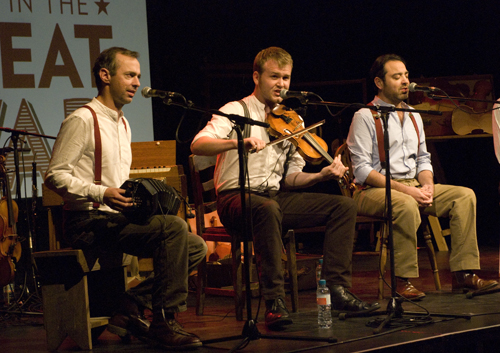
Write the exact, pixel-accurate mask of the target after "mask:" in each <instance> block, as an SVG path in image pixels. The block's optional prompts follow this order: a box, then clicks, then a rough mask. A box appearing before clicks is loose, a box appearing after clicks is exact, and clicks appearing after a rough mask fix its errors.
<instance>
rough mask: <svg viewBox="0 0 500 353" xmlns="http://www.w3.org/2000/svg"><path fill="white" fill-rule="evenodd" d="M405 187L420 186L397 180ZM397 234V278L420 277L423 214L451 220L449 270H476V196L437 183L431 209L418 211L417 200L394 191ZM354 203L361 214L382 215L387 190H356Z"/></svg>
mask: <svg viewBox="0 0 500 353" xmlns="http://www.w3.org/2000/svg"><path fill="white" fill-rule="evenodd" d="M397 181H398V182H401V183H403V184H405V185H409V186H415V187H420V184H419V182H418V181H417V180H416V179H405V180H397ZM391 198H392V220H393V235H394V263H395V266H396V268H395V274H396V276H398V277H405V278H416V277H418V259H417V229H418V227H419V225H420V222H421V220H420V211H422V212H423V213H425V214H429V215H433V216H437V217H447V218H449V219H450V231H451V239H450V240H451V252H450V259H449V261H450V270H451V271H452V272H454V271H461V270H477V269H479V268H480V265H479V249H478V246H477V237H476V195H475V194H474V191H472V190H471V189H469V188H466V187H461V186H452V185H443V184H436V185H435V186H434V202H433V204H432V206H431V207H426V208H425V209H419V207H418V204H417V202H416V201H415V199H414V198H413V197H411V196H409V195H407V194H404V193H402V192H398V191H396V190H394V189H391ZM354 200H355V201H356V203H357V205H358V214H360V215H374V216H383V215H384V211H385V188H372V187H367V188H365V189H360V190H357V191H356V192H355V193H354Z"/></svg>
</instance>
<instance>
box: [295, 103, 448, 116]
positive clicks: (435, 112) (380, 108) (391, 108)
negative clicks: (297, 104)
mask: <svg viewBox="0 0 500 353" xmlns="http://www.w3.org/2000/svg"><path fill="white" fill-rule="evenodd" d="M305 104H306V105H319V106H328V107H343V108H346V107H353V108H357V109H361V108H368V109H371V110H375V111H378V112H379V113H381V112H382V111H387V112H397V111H402V112H413V113H420V114H430V115H443V113H442V112H440V111H438V110H423V109H406V108H396V107H395V106H393V105H391V106H386V105H367V104H361V103H337V102H306V103H305Z"/></svg>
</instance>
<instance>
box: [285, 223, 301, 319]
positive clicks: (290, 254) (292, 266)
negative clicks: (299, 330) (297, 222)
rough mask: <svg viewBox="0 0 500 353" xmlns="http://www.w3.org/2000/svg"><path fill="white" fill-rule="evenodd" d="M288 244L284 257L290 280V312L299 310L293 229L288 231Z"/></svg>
mask: <svg viewBox="0 0 500 353" xmlns="http://www.w3.org/2000/svg"><path fill="white" fill-rule="evenodd" d="M287 238H288V243H287V245H286V257H287V264H288V275H289V280H290V291H291V297H292V312H293V313H295V312H297V311H298V310H299V289H298V282H297V256H296V248H295V232H294V231H293V229H290V230H288V234H287Z"/></svg>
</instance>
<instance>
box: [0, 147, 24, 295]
mask: <svg viewBox="0 0 500 353" xmlns="http://www.w3.org/2000/svg"><path fill="white" fill-rule="evenodd" d="M5 159H6V158H5V155H0V183H1V184H2V187H3V197H2V199H1V200H0V232H1V234H0V287H5V286H6V285H8V284H9V283H11V282H12V281H13V280H14V276H15V272H16V263H17V262H18V261H19V259H20V258H21V243H20V242H19V240H18V235H17V229H16V223H17V218H18V215H19V208H18V207H17V204H16V203H15V202H14V201H13V200H12V196H11V193H10V183H9V178H8V176H7V170H6V168H5Z"/></svg>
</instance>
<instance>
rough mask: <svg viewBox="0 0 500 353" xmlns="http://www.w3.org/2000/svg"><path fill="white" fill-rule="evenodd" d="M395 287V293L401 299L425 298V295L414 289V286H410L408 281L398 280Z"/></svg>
mask: <svg viewBox="0 0 500 353" xmlns="http://www.w3.org/2000/svg"><path fill="white" fill-rule="evenodd" d="M397 285H398V288H397V290H396V291H397V292H398V293H399V295H400V296H402V297H403V298H406V299H408V300H421V299H423V298H425V293H424V292H421V291H419V290H418V289H417V288H415V286H413V284H411V283H410V281H408V280H403V279H400V278H398V279H397Z"/></svg>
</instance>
